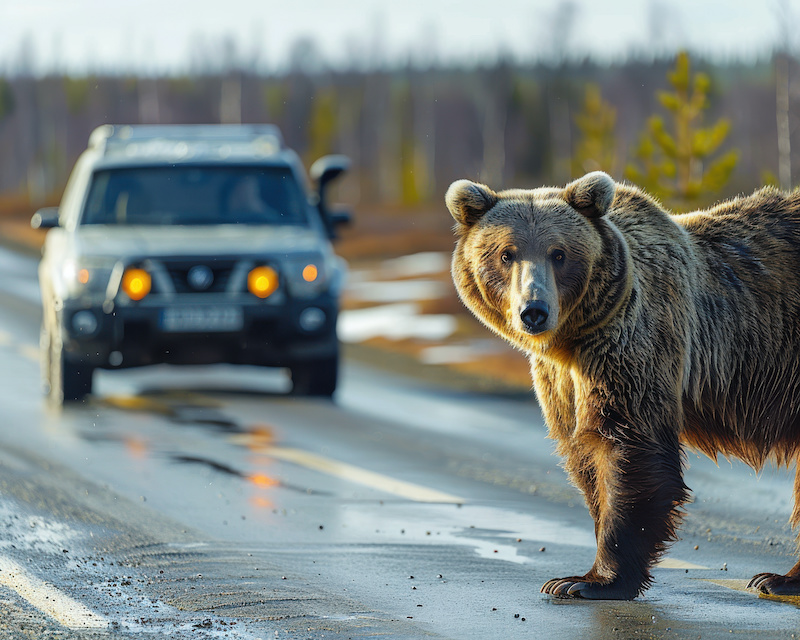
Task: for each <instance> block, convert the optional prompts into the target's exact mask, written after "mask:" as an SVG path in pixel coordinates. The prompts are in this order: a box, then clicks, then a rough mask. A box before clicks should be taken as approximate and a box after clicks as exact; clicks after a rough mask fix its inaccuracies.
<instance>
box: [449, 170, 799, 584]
mask: <svg viewBox="0 0 800 640" xmlns="http://www.w3.org/2000/svg"><path fill="white" fill-rule="evenodd" d="M446 203H447V207H448V209H449V210H450V212H451V214H452V216H453V217H454V218H455V220H456V225H455V234H456V236H457V246H456V249H455V252H454V255H453V262H452V275H453V279H454V282H455V285H456V288H457V290H458V293H459V295H460V297H461V299H462V300H463V302H464V303H465V305H466V306H467V307H468V308H469V309H470V310H472V312H473V313H474V314H475V315H476V316H477V317H478V318H479V319H480V320H481V321H482V322H484V323H485V324H486V325H487V326H488V327H490V328H491V329H492V330H494V331H495V332H496V333H498V334H499V335H500V336H502V337H503V338H505V339H506V340H508V341H509V342H510V343H512V344H513V345H516V346H517V347H518V348H520V349H521V350H523V351H524V352H525V353H526V354H527V355H528V357H529V359H530V364H531V372H532V376H533V383H534V388H535V391H536V395H537V397H538V400H539V403H540V405H541V408H542V411H543V415H544V418H545V421H546V423H547V426H548V429H549V433H550V436H551V437H552V438H554V439H555V440H556V442H557V450H558V452H559V453H560V454H561V455H562V456H563V458H564V466H565V468H566V470H567V472H568V473H569V475H570V477H571V480H572V481H573V482H574V483H575V485H577V486H578V487H579V488H580V489H581V491H582V492H583V494H584V496H585V498H586V502H587V505H588V507H589V511H590V513H591V516H592V518H593V519H594V521H595V532H596V537H597V556H596V559H595V562H594V565H593V566H592V568H591V569H590V570H589V571H588V572H587V573H586V574H584V575H578V576H572V577H567V578H559V579H554V580H550V581H549V582H547V583H546V584H545V585H544V586H543V587H542V591H543V592H545V593H549V594H552V595H556V596H562V597H569V596H572V597H584V598H597V599H631V598H634V597H636V596H637V595H640V594H641V593H642V592H643V591H644V590H645V589H646V588H647V587H648V586H649V585H650V584H651V580H652V579H651V575H650V568H651V567H652V566H653V564H654V563H655V562H656V561H657V560H658V558H659V556H660V555H661V554H662V553H663V552H664V551H665V549H666V546H667V545H668V544H669V542H670V541H673V540H674V539H675V535H676V528H677V526H678V524H679V522H680V519H681V517H682V509H681V505H683V504H684V503H685V502H686V500H687V498H688V488H687V487H686V485H685V484H684V482H683V478H682V465H683V462H684V460H683V454H682V447H683V446H689V447H693V448H694V449H697V450H699V451H702V452H703V453H705V454H707V455H708V456H710V457H711V458H714V459H715V458H716V456H717V454H718V453H721V454H723V455H725V456H734V457H737V458H740V459H742V460H744V461H745V462H747V463H748V464H749V465H751V466H752V467H753V468H754V469H757V470H758V469H761V467H762V466H763V465H764V463H765V461H766V460H767V459H768V458H770V457H771V458H773V459H774V460H775V461H776V462H777V463H778V464H785V465H787V466H788V465H789V464H791V463H792V462H796V458H797V456H798V452H800V193H797V192H794V193H783V192H780V191H778V190H775V189H771V188H765V189H762V190H760V191H756V192H755V193H754V194H753V195H750V196H747V197H739V198H736V199H733V200H729V201H726V202H723V203H721V204H719V205H717V206H715V207H713V208H711V209H708V210H703V211H696V212H693V213H686V214H682V215H673V214H670V213H669V212H668V211H666V210H665V209H664V208H663V207H662V206H660V204H659V203H658V202H656V201H655V200H654V199H653V198H651V197H649V196H648V195H647V194H646V193H644V192H643V191H641V190H640V189H638V188H636V187H634V186H630V185H626V184H616V183H615V182H614V181H613V180H612V179H611V178H610V177H609V176H608V175H606V174H605V173H601V172H595V173H590V174H588V175H586V176H584V177H583V178H580V179H579V180H576V181H575V182H572V183H571V184H569V185H567V186H566V187H565V188H540V189H532V190H509V191H501V192H499V193H496V192H494V191H492V190H491V189H490V188H489V187H486V186H484V185H481V184H476V183H473V182H470V181H467V180H461V181H458V182H455V183H453V184H452V185H451V187H450V189H449V190H448V192H447V195H446ZM796 478H797V477H796ZM799 495H800V480H798V479H796V480H795V508H794V512H793V514H792V517H791V523H792V525H797V524H798V523H799V522H800V504H798V503H799V502H800V500H799V499H798V498H799ZM750 586H751V587H754V588H757V589H759V590H760V591H762V592H765V593H773V594H800V562H799V563H798V564H797V565H795V566H794V567H793V568H792V569H791V570H790V571H789V572H788V573H787V574H786V575H780V574H772V573H765V574H759V575H757V576H755V577H754V578H753V580H752V581H751V583H750Z"/></svg>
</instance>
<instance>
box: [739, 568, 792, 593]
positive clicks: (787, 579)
mask: <svg viewBox="0 0 800 640" xmlns="http://www.w3.org/2000/svg"><path fill="white" fill-rule="evenodd" d="M747 588H748V589H756V590H757V591H759V592H761V593H766V594H769V595H773V596H800V578H794V577H792V576H782V575H781V574H779V573H759V574H758V575H755V576H753V577H752V579H751V580H750V582H748V583H747Z"/></svg>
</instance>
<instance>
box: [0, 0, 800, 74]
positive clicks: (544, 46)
mask: <svg viewBox="0 0 800 640" xmlns="http://www.w3.org/2000/svg"><path fill="white" fill-rule="evenodd" d="M570 7H571V8H570ZM797 16H800V0H760V1H759V0H601V1H598V0H563V1H561V2H559V1H557V0H400V1H399V2H389V1H386V0H224V1H219V0H216V1H213V2H212V1H210V0H113V1H109V0H0V72H4V71H5V72H12V73H13V72H14V71H15V70H19V69H20V68H23V69H24V70H26V71H31V72H34V73H37V74H41V73H47V72H51V71H58V72H63V71H67V72H70V73H93V72H94V73H96V72H102V71H106V72H108V71H111V72H122V73H125V72H139V73H164V72H166V73H182V72H187V71H191V70H192V69H193V68H198V66H202V65H206V66H208V65H219V66H224V65H225V64H226V61H238V62H239V64H247V65H249V66H252V67H255V68H259V69H262V70H266V71H270V70H281V69H285V68H287V66H288V65H289V64H290V62H291V60H298V59H302V60H306V61H308V60H311V61H312V62H313V61H314V60H322V61H324V64H326V65H328V66H331V67H334V68H335V67H339V68H342V67H348V66H354V65H355V66H362V67H369V66H379V65H381V64H385V63H396V62H398V61H399V62H403V61H406V60H411V61H412V62H414V63H419V64H428V63H431V62H438V63H451V62H466V63H474V62H482V61H491V60H494V59H496V58H497V57H498V55H510V56H513V57H515V58H516V59H518V60H535V59H545V60H546V59H552V58H553V57H559V56H591V57H594V58H596V59H599V60H601V61H613V60H615V59H620V58H624V57H625V56H627V55H630V54H631V53H632V52H635V53H639V54H644V55H651V54H660V55H663V54H671V53H673V52H675V51H677V50H678V49H681V48H688V49H690V50H691V51H692V52H697V53H703V54H708V55H713V56H717V57H722V58H725V57H735V58H745V59H746V58H748V57H755V56H762V57H763V56H766V55H768V54H769V52H770V51H771V50H772V49H773V48H774V47H775V46H777V45H778V44H779V43H780V42H781V41H782V40H783V41H787V42H789V44H790V45H792V46H793V45H794V44H795V43H794V41H793V40H794V38H793V34H792V33H791V31H790V29H789V27H788V25H790V24H792V23H797V20H796V17H797ZM309 43H311V44H309ZM302 52H305V53H304V55H300V54H301V53H302Z"/></svg>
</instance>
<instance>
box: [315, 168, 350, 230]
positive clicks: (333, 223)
mask: <svg viewBox="0 0 800 640" xmlns="http://www.w3.org/2000/svg"><path fill="white" fill-rule="evenodd" d="M348 169H350V158H348V157H347V156H342V155H331V156H323V157H322V158H320V159H319V160H317V161H316V162H315V163H314V164H312V165H311V168H310V169H309V171H308V173H309V176H310V177H311V180H312V181H313V182H314V184H315V185H316V188H317V207H318V208H319V212H320V215H322V220H323V222H324V223H325V228H326V229H327V230H328V236H330V237H331V238H335V237H336V227H338V226H340V225H342V224H347V223H348V222H350V214H349V212H346V211H339V210H332V209H331V207H330V206H329V204H328V200H327V190H328V185H329V184H330V183H331V182H332V181H333V180H335V179H336V178H338V177H339V176H341V175H342V174H343V173H345V172H346V171H347V170H348Z"/></svg>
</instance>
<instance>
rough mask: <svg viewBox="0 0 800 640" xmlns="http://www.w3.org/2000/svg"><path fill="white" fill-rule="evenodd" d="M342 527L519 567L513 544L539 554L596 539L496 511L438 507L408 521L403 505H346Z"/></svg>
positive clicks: (422, 509)
mask: <svg viewBox="0 0 800 640" xmlns="http://www.w3.org/2000/svg"><path fill="white" fill-rule="evenodd" d="M341 518H342V525H343V526H345V527H347V528H348V529H355V530H358V531H375V530H377V531H378V532H380V533H381V534H382V535H389V536H391V537H392V538H393V539H394V540H393V541H395V542H406V543H407V542H413V543H430V544H453V545H460V546H465V547H470V548H472V549H473V551H474V552H475V554H476V555H478V556H479V557H481V558H487V559H491V560H502V561H505V562H513V563H517V564H525V563H529V562H532V561H533V560H532V558H531V557H530V556H526V555H524V553H522V552H521V551H522V549H523V548H528V549H529V548H530V545H526V547H521V546H520V543H518V542H517V540H518V539H521V540H522V541H523V542H526V543H531V542H533V543H534V546H535V547H536V548H537V549H538V548H539V547H541V546H546V545H547V544H553V545H555V544H558V545H571V546H577V547H584V548H592V549H593V548H594V547H595V540H594V534H593V533H592V532H590V531H588V530H586V529H580V528H578V527H574V526H571V525H569V524H566V523H564V522H558V521H555V520H548V519H546V518H539V517H537V516H534V515H530V514H524V513H516V512H513V511H507V510H504V509H497V508H494V507H485V506H478V505H464V506H462V507H460V508H455V509H454V508H448V507H442V506H441V505H422V504H418V505H415V507H414V512H413V516H409V509H408V506H407V505H391V504H388V503H386V504H384V506H383V507H381V509H380V510H376V509H375V508H374V507H367V506H365V507H362V506H361V505H357V504H356V505H349V506H348V507H347V509H344V510H342V512H341Z"/></svg>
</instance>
